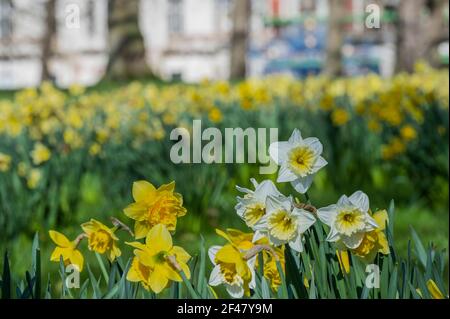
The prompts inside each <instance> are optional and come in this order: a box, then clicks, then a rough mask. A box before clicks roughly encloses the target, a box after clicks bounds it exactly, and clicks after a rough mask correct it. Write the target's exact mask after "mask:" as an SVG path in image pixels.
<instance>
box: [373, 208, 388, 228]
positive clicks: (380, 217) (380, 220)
mask: <svg viewBox="0 0 450 319" xmlns="http://www.w3.org/2000/svg"><path fill="white" fill-rule="evenodd" d="M372 217H373V219H375V221H376V222H377V224H378V226H379V228H378V229H379V230H384V229H385V228H386V222H388V221H389V217H388V213H387V211H386V210H385V209H383V210H379V211H377V212H375V213H374V214H373V216H372Z"/></svg>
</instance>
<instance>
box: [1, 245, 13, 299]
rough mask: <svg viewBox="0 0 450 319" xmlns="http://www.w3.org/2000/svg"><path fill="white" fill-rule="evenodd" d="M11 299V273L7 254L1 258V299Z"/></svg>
mask: <svg viewBox="0 0 450 319" xmlns="http://www.w3.org/2000/svg"><path fill="white" fill-rule="evenodd" d="M10 298H11V271H10V269H9V259H8V252H5V255H4V257H3V273H2V299H10Z"/></svg>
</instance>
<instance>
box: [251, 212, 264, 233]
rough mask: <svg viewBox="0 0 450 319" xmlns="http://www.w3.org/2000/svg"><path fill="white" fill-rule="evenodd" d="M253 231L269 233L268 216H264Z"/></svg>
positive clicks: (254, 226)
mask: <svg viewBox="0 0 450 319" xmlns="http://www.w3.org/2000/svg"><path fill="white" fill-rule="evenodd" d="M252 229H253V230H255V231H259V232H266V231H267V215H264V216H263V217H261V218H260V219H259V220H258V221H257V222H256V223H255V224H254V225H253V227H252Z"/></svg>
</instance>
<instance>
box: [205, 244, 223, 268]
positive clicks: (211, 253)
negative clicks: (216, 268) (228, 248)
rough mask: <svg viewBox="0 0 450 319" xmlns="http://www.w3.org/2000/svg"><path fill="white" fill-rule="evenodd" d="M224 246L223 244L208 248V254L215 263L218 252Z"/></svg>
mask: <svg viewBox="0 0 450 319" xmlns="http://www.w3.org/2000/svg"><path fill="white" fill-rule="evenodd" d="M221 248H222V246H211V247H210V248H209V249H208V256H209V259H210V260H211V262H212V263H213V264H214V265H215V264H216V262H215V261H214V259H215V258H216V254H217V252H218V251H219V250H220V249H221Z"/></svg>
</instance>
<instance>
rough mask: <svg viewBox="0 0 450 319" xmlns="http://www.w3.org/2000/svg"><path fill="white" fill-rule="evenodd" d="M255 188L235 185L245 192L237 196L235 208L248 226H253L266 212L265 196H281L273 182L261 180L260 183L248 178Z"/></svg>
mask: <svg viewBox="0 0 450 319" xmlns="http://www.w3.org/2000/svg"><path fill="white" fill-rule="evenodd" d="M250 181H251V182H252V184H253V186H254V187H255V190H254V191H252V190H250V189H247V188H243V187H239V186H236V188H237V189H238V190H239V191H240V192H243V193H245V195H244V197H237V201H238V204H237V205H236V207H235V209H236V212H237V214H238V215H239V217H241V218H242V219H243V220H244V221H245V223H246V224H247V226H248V227H251V228H253V226H254V225H255V224H256V223H257V222H258V221H259V220H260V219H261V217H263V216H264V215H265V214H266V199H267V196H269V195H270V196H274V197H278V196H282V195H281V193H280V192H279V191H278V189H277V188H276V186H275V184H274V183H273V182H272V181H270V180H265V181H262V182H261V183H260V184H258V182H257V181H256V180H255V179H254V178H252V179H250Z"/></svg>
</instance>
